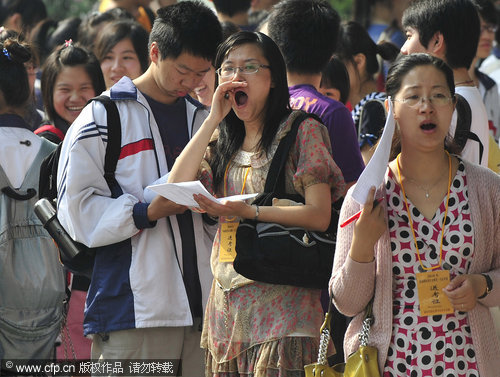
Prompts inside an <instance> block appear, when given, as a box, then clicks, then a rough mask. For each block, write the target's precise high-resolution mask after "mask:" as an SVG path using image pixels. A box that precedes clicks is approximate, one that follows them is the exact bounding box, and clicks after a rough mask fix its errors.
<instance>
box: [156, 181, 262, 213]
mask: <svg viewBox="0 0 500 377" xmlns="http://www.w3.org/2000/svg"><path fill="white" fill-rule="evenodd" d="M147 189H149V190H151V191H154V192H156V193H157V194H160V195H161V196H163V197H165V198H167V199H169V200H171V201H173V202H175V203H177V204H180V205H184V206H188V207H194V208H199V206H198V203H196V201H195V200H194V199H193V195H194V194H201V195H204V196H206V197H207V198H208V199H210V200H212V201H214V202H217V203H223V202H224V201H236V200H246V199H250V198H254V197H256V196H257V195H258V194H257V193H255V194H243V195H232V196H226V197H225V198H215V197H214V196H212V194H210V193H209V192H208V191H207V190H206V189H205V187H204V186H203V185H202V184H201V182H200V181H190V182H180V183H161V184H157V185H150V186H148V187H147Z"/></svg>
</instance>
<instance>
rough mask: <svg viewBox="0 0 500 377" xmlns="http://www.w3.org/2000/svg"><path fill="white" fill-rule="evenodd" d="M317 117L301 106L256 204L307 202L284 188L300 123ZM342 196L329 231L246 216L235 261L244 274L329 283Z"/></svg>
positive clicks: (277, 280) (281, 280)
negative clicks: (301, 108)
mask: <svg viewBox="0 0 500 377" xmlns="http://www.w3.org/2000/svg"><path fill="white" fill-rule="evenodd" d="M310 117H313V118H315V119H318V120H319V118H317V117H315V116H313V115H311V114H307V113H305V112H302V111H301V114H299V115H297V117H296V118H295V120H294V122H293V124H292V127H291V129H290V131H289V132H288V133H287V134H286V135H285V137H283V139H281V141H280V143H279V145H278V148H277V150H276V153H275V154H274V156H273V159H272V161H271V166H270V168H269V173H268V175H267V178H266V183H265V186H264V193H262V194H260V195H259V196H257V198H256V199H255V200H254V201H253V203H252V204H257V205H259V206H271V205H272V200H273V198H279V199H292V200H294V201H296V202H302V203H303V202H304V198H303V197H302V196H300V195H298V194H295V195H289V194H286V193H285V164H286V162H287V159H288V156H289V152H290V148H291V146H292V145H293V143H295V141H296V137H297V132H298V128H299V125H300V124H301V123H302V122H303V121H304V120H305V119H306V118H310ZM341 203H342V202H341V201H337V202H335V204H334V205H333V206H332V220H331V222H330V227H329V229H328V230H327V231H326V232H315V231H310V230H306V229H304V228H301V227H288V226H284V225H281V224H277V223H267V222H259V221H256V220H250V219H246V220H242V221H241V222H240V224H239V225H238V229H237V231H236V246H235V250H236V258H235V260H234V262H233V266H234V269H235V271H236V272H238V273H239V274H240V275H243V276H244V277H246V278H248V279H251V280H256V281H262V282H265V283H271V284H285V285H293V286H298V287H305V288H318V289H322V288H326V287H327V286H328V282H329V280H330V276H331V273H332V267H333V254H334V252H335V238H336V237H335V232H334V231H333V230H334V229H335V231H336V228H337V224H338V214H339V211H340V207H341Z"/></svg>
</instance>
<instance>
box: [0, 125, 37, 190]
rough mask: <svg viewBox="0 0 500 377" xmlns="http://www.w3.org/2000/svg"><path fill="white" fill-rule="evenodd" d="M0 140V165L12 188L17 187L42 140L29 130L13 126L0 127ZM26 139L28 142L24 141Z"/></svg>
mask: <svg viewBox="0 0 500 377" xmlns="http://www.w3.org/2000/svg"><path fill="white" fill-rule="evenodd" d="M0 140H2V143H1V146H0V165H1V166H2V169H3V170H4V172H5V174H6V175H7V178H8V179H9V181H10V183H11V185H12V186H13V187H12V188H15V189H17V188H19V187H21V185H22V184H23V181H24V177H25V176H26V173H27V172H28V170H29V168H30V167H31V164H33V161H34V160H35V157H36V155H37V154H38V151H39V150H40V145H41V144H42V140H41V139H40V137H38V136H37V135H35V134H34V133H33V132H32V131H30V130H27V129H24V128H14V127H0ZM27 141H29V143H26V142H27ZM21 142H22V143H23V144H21ZM27 144H29V145H27Z"/></svg>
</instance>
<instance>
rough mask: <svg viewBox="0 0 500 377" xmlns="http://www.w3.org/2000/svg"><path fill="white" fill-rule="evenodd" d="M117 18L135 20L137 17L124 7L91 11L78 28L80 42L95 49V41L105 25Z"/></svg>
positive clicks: (90, 48)
mask: <svg viewBox="0 0 500 377" xmlns="http://www.w3.org/2000/svg"><path fill="white" fill-rule="evenodd" d="M116 20H135V18H134V16H132V15H131V14H130V13H129V12H127V11H126V10H125V9H122V8H111V9H109V10H107V11H106V12H103V13H101V12H92V13H90V14H89V15H87V17H85V18H84V19H83V20H82V23H81V24H80V27H79V28H78V43H80V44H81V45H82V46H84V47H85V48H87V49H88V50H91V51H93V49H94V43H95V41H96V39H97V36H98V35H99V32H100V31H101V29H102V28H103V26H104V25H105V24H107V23H108V22H112V21H116Z"/></svg>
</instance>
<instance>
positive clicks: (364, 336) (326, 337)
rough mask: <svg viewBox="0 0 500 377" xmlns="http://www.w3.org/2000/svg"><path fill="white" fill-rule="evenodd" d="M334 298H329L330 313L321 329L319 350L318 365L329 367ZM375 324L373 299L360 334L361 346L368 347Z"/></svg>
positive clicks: (328, 312) (367, 306)
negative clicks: (328, 351)
mask: <svg viewBox="0 0 500 377" xmlns="http://www.w3.org/2000/svg"><path fill="white" fill-rule="evenodd" d="M332 308H333V304H332V296H329V298H328V311H327V312H326V314H325V320H324V321H323V325H321V328H320V339H319V350H318V362H317V363H318V364H321V365H328V359H327V357H326V354H327V350H328V343H329V341H330V333H331V331H332V329H331V317H332ZM373 322H374V318H373V297H372V298H371V300H370V302H368V304H367V305H366V308H365V319H364V320H363V327H362V328H361V331H360V332H359V335H358V337H359V343H360V345H361V346H367V345H368V338H369V335H370V327H371V325H372V324H373Z"/></svg>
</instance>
